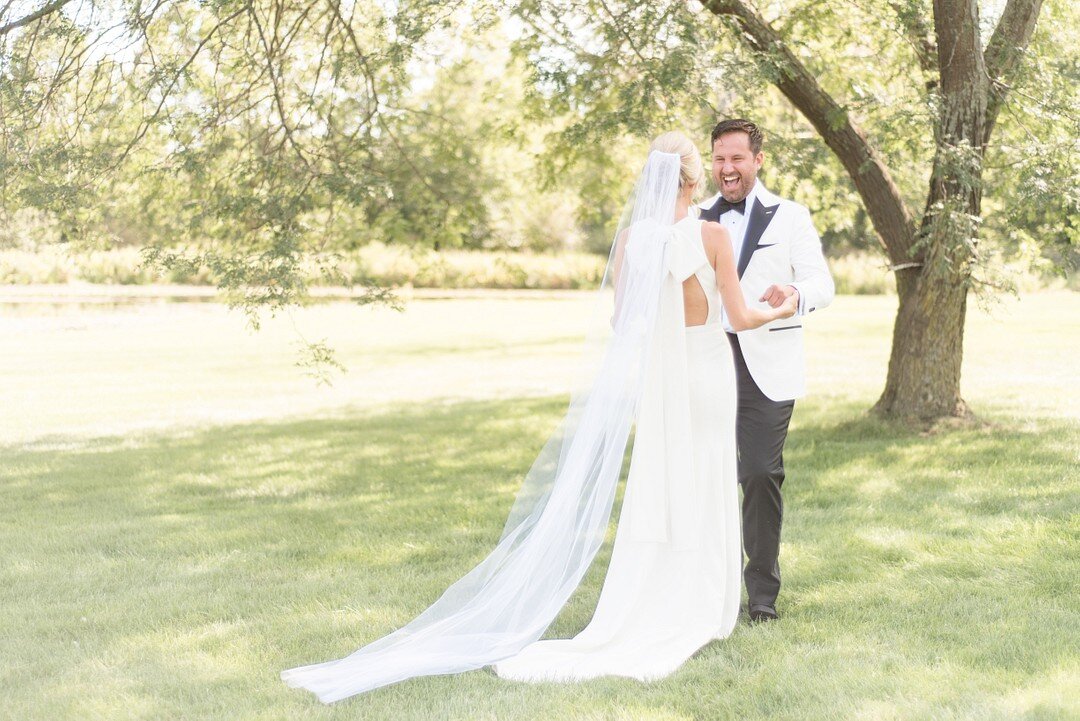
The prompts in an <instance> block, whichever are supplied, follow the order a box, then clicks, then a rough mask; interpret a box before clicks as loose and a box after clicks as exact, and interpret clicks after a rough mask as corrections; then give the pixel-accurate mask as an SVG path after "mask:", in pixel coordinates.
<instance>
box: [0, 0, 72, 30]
mask: <svg viewBox="0 0 1080 721" xmlns="http://www.w3.org/2000/svg"><path fill="white" fill-rule="evenodd" d="M70 2H71V0H53V2H51V3H49V4H47V5H44V6H42V7H41V8H39V9H38V10H35V11H34V12H32V13H30V14H29V15H27V16H25V17H21V18H19V19H18V20H13V21H11V22H9V23H8V24H7V25H2V26H0V37H3V36H4V35H7V34H8V33H10V32H11V31H12V30H18V29H19V28H21V27H23V26H24V25H29V24H30V23H32V22H34V21H35V20H39V19H41V18H43V17H45V16H46V15H51V14H53V13H54V12H56V11H57V10H59V9H60V8H62V7H64V6H65V5H67V4H68V3H70Z"/></svg>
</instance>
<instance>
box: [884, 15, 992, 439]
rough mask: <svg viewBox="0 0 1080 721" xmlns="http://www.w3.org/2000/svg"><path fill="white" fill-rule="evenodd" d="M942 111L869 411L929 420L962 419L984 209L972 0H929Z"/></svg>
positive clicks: (981, 94) (981, 91) (982, 112)
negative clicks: (880, 386) (968, 323)
mask: <svg viewBox="0 0 1080 721" xmlns="http://www.w3.org/2000/svg"><path fill="white" fill-rule="evenodd" d="M934 28H935V30H936V33H937V45H938V59H939V67H940V72H941V104H940V105H941V110H940V113H939V115H938V121H937V126H936V127H935V129H934V130H935V132H934V137H935V139H936V141H937V149H936V152H935V153H934V169H933V173H932V174H931V179H930V192H929V194H928V197H927V203H926V213H925V214H924V215H923V220H922V227H921V228H920V230H919V236H918V238H917V239H916V242H915V244H914V246H913V247H914V248H916V249H917V252H918V257H919V258H920V260H921V265H920V266H919V267H918V268H909V269H905V270H901V271H898V272H897V292H898V294H899V296H900V309H899V311H898V312H897V314H896V323H895V325H894V326H893V345H892V354H891V356H890V359H889V374H888V377H887V378H886V380H885V390H884V391H883V392H882V394H881V398H880V399H879V400H878V402H877V405H876V406H875V407H874V408H875V410H876V411H877V412H878V413H879V414H881V415H885V416H889V417H898V418H914V419H920V420H932V419H935V418H940V417H943V416H963V415H967V413H968V409H967V404H965V403H964V401H963V399H962V398H961V397H960V365H961V363H962V361H963V357H964V320H965V317H966V315H967V293H968V288H969V286H970V282H971V273H972V266H973V264H974V262H975V260H976V258H977V247H978V227H979V218H980V216H981V213H982V160H983V148H984V145H983V125H984V123H985V121H986V102H987V99H986V96H987V81H986V66H985V64H984V62H983V53H982V46H981V44H980V40H979V11H978V5H977V3H976V0H934Z"/></svg>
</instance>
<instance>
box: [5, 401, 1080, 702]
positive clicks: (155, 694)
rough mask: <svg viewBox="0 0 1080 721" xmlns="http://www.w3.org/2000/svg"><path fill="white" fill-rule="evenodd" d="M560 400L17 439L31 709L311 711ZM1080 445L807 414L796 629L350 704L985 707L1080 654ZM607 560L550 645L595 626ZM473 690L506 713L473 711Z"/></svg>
mask: <svg viewBox="0 0 1080 721" xmlns="http://www.w3.org/2000/svg"><path fill="white" fill-rule="evenodd" d="M564 409H565V401H564V400H562V399H539V400H537V399H515V400H510V401H498V402H494V401H493V402H475V403H461V404H454V405H429V406H425V407H422V408H420V407H418V408H409V409H401V410H395V411H393V412H390V413H381V414H357V415H356V416H355V417H347V418H335V419H331V420H303V421H296V422H288V423H256V424H249V425H242V426H232V427H223V428H215V429H211V430H207V431H205V432H199V433H194V434H188V435H182V436H167V435H160V436H148V437H143V438H132V439H127V438H104V439H97V440H93V441H88V442H72V443H70V444H67V445H66V446H58V445H53V446H51V447H40V448H28V449H19V448H7V449H4V450H3V451H2V453H3V458H4V464H3V466H2V467H0V501H2V503H3V506H4V507H5V508H9V509H14V511H13V512H12V513H11V514H10V515H9V516H8V517H7V519H6V520H5V522H4V523H3V524H2V525H0V548H2V549H3V550H2V551H0V559H2V560H3V564H2V570H0V602H2V603H3V604H4V608H5V616H6V618H5V620H4V621H3V622H0V623H2V624H3V626H0V630H3V632H4V633H3V634H0V636H3V637H5V638H6V639H7V640H5V641H4V642H3V643H2V644H0V647H2V648H3V650H4V653H5V656H9V654H10V656H9V657H10V658H12V659H14V663H12V664H11V665H10V666H9V667H8V668H7V669H6V670H4V671H2V672H0V673H2V674H3V675H2V676H0V680H2V684H0V685H2V686H3V687H4V688H5V689H8V688H10V689H18V690H19V691H18V694H17V696H16V698H15V701H14V702H13V703H14V707H13V708H16V709H18V708H20V706H19V704H20V700H21V703H23V704H25V705H26V707H27V708H30V705H31V703H32V701H31V699H33V698H35V697H36V698H42V697H48V698H50V699H51V701H50V703H52V704H53V705H54V709H55V710H56V712H57V714H58V715H59V716H63V715H65V712H70V711H71V710H72V709H76V708H83V709H85V706H84V704H86V703H87V698H91V699H93V698H99V697H100V698H104V697H103V696H102V695H103V694H117V693H119V694H120V696H121V697H124V695H125V694H126V695H127V696H128V697H130V698H134V699H143V700H144V701H146V703H148V704H149V708H150V709H151V710H152V711H153V713H151V714H150V715H155V714H156V715H159V716H160V715H161V714H165V715H169V714H175V715H177V716H185V717H189V716H190V717H195V716H199V715H205V716H206V717H213V716H214V714H213V710H214V709H215V708H228V709H231V710H235V709H236V708H246V709H249V710H250V711H251V715H255V714H256V713H262V712H263V711H266V710H267V709H273V708H277V705H281V704H284V705H283V706H281V708H290V709H293V710H294V711H295V710H296V709H297V708H299V707H302V706H304V705H306V704H305V702H306V701H307V700H308V699H307V698H306V697H302V696H300V695H298V694H296V692H288V693H286V691H285V690H284V687H283V684H280V681H279V680H278V679H277V670H279V669H281V668H286V667H288V666H291V665H296V664H299V663H307V662H313V661H320V660H326V659H330V658H335V657H338V656H340V655H343V654H345V653H348V652H350V651H352V650H354V649H355V648H356V647H358V646H360V645H363V644H364V643H367V642H369V641H372V640H374V639H376V638H378V637H380V636H382V635H384V634H385V633H387V632H389V631H391V630H393V629H395V628H397V627H399V626H401V625H402V624H403V623H405V622H407V621H409V620H410V619H411V618H412V617H413V616H414V615H415V614H416V613H418V612H419V611H421V610H423V609H424V608H426V606H427V605H428V604H430V603H431V601H433V600H434V599H435V598H436V597H437V596H438V595H439V594H440V593H441V592H442V591H443V590H444V589H445V588H446V586H447V585H449V584H450V583H452V582H453V581H455V580H456V579H457V578H459V577H460V576H461V575H462V574H463V573H465V572H466V571H468V570H469V569H470V568H472V566H473V565H474V564H475V563H477V562H478V561H479V560H481V559H482V558H483V556H484V555H485V554H486V553H487V552H488V551H489V550H490V549H491V547H492V546H493V545H494V543H495V542H496V541H497V540H498V537H499V534H500V532H501V529H502V524H503V522H504V521H505V516H506V513H507V511H508V509H509V507H510V504H511V502H512V501H513V497H514V493H515V492H516V491H517V488H518V485H519V484H520V482H521V479H522V477H523V476H524V474H525V472H526V471H527V470H528V468H529V466H530V465H531V463H532V461H533V460H534V458H535V455H536V453H537V452H538V451H539V449H540V447H541V445H542V444H543V442H544V440H545V439H546V437H547V435H548V434H549V433H550V432H551V430H553V429H554V427H555V424H556V423H557V421H558V419H559V418H560V416H561V414H562V412H563V410H564ZM1078 445H1080V433H1078V430H1077V428H1076V427H1075V426H1072V425H1069V424H1067V423H1064V422H1061V421H1053V420H1045V421H1043V420H1037V421H1030V420H1025V421H1019V420H1009V419H1003V420H1002V421H1000V422H998V423H997V425H996V427H993V428H988V427H986V428H972V429H959V430H956V431H952V432H948V433H942V434H938V435H933V436H926V435H921V434H919V433H917V432H913V431H905V430H903V429H902V428H898V427H894V426H891V425H889V424H885V423H881V422H880V421H876V420H873V419H870V418H868V417H865V416H864V415H863V408H862V407H861V406H859V405H858V404H856V403H839V404H832V405H826V404H822V403H814V402H812V401H811V402H807V403H804V404H801V405H800V406H799V407H798V408H797V410H796V420H795V423H794V425H793V428H792V432H791V435H790V438H789V443H788V447H787V451H786V463H787V466H788V480H787V481H786V483H785V505H786V516H785V530H784V548H783V551H782V556H781V561H782V565H783V569H784V574H785V575H784V591H783V594H782V596H781V612H782V613H783V614H784V619H783V620H782V621H781V622H780V623H778V624H772V625H770V626H768V627H754V628H748V627H745V626H740V627H739V628H738V629H737V630H736V632H735V634H733V636H732V637H731V638H729V639H726V640H724V641H718V642H714V643H713V644H710V645H709V646H708V647H706V648H705V649H703V650H702V651H701V652H700V653H699V654H698V655H697V656H696V657H695V659H694V660H692V661H691V662H690V663H688V664H687V665H686V666H685V667H684V668H683V669H680V671H679V672H678V673H676V674H674V675H673V676H671V677H669V678H667V679H664V680H662V681H659V682H656V683H654V684H648V685H639V684H635V683H633V682H629V681H626V680H619V679H606V680H600V681H596V682H593V683H589V684H577V685H564V686H556V685H541V686H524V685H520V684H507V683H505V682H501V681H500V680H499V679H496V678H493V677H492V676H491V675H490V674H484V673H479V674H469V675H467V677H452V678H432V679H419V680H415V681H410V682H408V683H405V684H400V685H398V686H393V687H390V688H386V689H381V690H378V691H376V692H373V693H371V694H366V695H365V696H363V697H361V698H359V699H354V700H352V701H350V702H348V703H349V704H352V705H355V706H356V707H357V708H366V709H371V710H372V712H373V713H376V712H377V711H379V710H380V709H381V710H382V711H384V712H387V713H389V712H390V711H394V712H395V714H396V716H395V717H402V718H406V717H407V718H435V717H445V718H479V717H483V718H489V717H490V718H496V717H516V718H534V717H535V718H550V717H554V716H560V717H567V718H568V717H570V716H568V715H567V714H566V713H564V711H566V709H567V708H568V709H573V708H575V705H576V704H578V703H580V702H581V701H583V700H588V701H589V702H590V703H593V704H594V708H600V709H604V708H608V709H610V708H615V707H613V706H611V704H612V703H613V700H612V699H613V694H619V695H621V696H622V697H623V699H624V700H625V699H626V698H627V694H629V695H630V696H629V697H630V698H632V699H636V701H635V702H636V703H640V704H641V707H642V708H644V709H646V711H648V712H649V713H654V712H658V711H659V710H663V711H664V712H665V713H669V714H675V716H672V717H682V716H678V714H687V716H686V717H688V718H697V717H700V714H699V711H700V709H701V708H702V707H703V706H702V705H703V704H704V707H710V704H714V705H715V708H720V707H721V706H723V708H725V709H729V710H731V711H732V713H735V712H739V713H742V714H750V715H755V714H759V713H765V712H768V711H769V710H770V709H774V708H775V707H778V706H782V702H783V699H785V698H786V697H787V696H786V695H787V694H789V693H790V694H794V693H795V691H796V690H797V689H798V688H799V687H800V686H801V687H802V688H804V689H805V688H807V687H814V688H821V689H822V694H821V695H820V697H818V696H815V695H814V694H810V695H809V696H805V695H804V697H803V698H804V700H803V701H802V702H801V703H803V704H804V706H803V707H802V708H803V710H804V711H805V712H806V713H805V714H804V715H803V716H804V717H814V716H815V715H820V717H826V716H827V715H828V712H829V711H830V710H833V706H832V704H831V702H830V698H829V693H826V690H827V689H833V690H834V691H835V692H836V693H845V694H848V695H854V698H856V699H858V698H866V699H870V698H875V697H878V696H881V695H884V696H886V697H892V696H896V697H899V698H902V697H904V696H905V695H910V694H912V693H922V692H925V691H927V689H928V688H929V687H930V686H931V685H936V684H940V683H943V682H944V683H948V684H953V685H954V686H955V687H956V688H955V689H954V690H953V691H952V692H950V693H946V692H943V691H941V690H935V692H934V694H932V697H933V698H939V697H940V699H939V700H940V704H942V705H943V706H942V707H951V708H956V707H958V705H959V707H961V708H975V707H976V706H977V705H978V704H980V703H986V702H987V701H986V698H987V696H986V692H985V689H986V688H987V687H992V686H994V684H997V685H999V686H1000V684H1001V683H1002V679H1003V678H1005V679H1006V680H1007V682H1008V683H1012V684H1022V683H1029V682H1031V681H1032V679H1037V678H1040V677H1053V675H1054V673H1055V672H1056V671H1058V670H1060V669H1061V668H1062V667H1063V665H1065V666H1067V665H1068V664H1069V663H1074V662H1075V651H1074V650H1073V649H1075V648H1076V647H1077V646H1078V645H1080V638H1078V637H1077V631H1076V625H1075V623H1070V619H1072V620H1075V617H1076V612H1077V602H1076V600H1075V598H1076V594H1075V592H1074V591H1075V588H1074V584H1075V578H1076V575H1077V574H1076V571H1077V562H1076V554H1075V548H1076V540H1077V538H1076V536H1077V528H1076V523H1075V518H1076V516H1075V501H1074V499H1075V497H1076V495H1075V494H1076V492H1077V485H1078V484H1077V477H1076V471H1075V470H1074V466H1075V462H1076V455H1075V449H1076V448H1077V447H1078ZM615 517H616V516H613V519H614V518H615ZM609 554H610V545H605V547H604V549H603V550H602V552H601V554H600V556H599V557H598V559H597V561H596V563H594V566H593V568H592V569H591V570H590V573H589V575H588V577H587V578H586V580H585V582H584V583H583V584H582V588H581V589H579V591H578V593H577V594H575V596H574V598H573V599H572V600H571V602H570V604H568V606H567V608H566V609H565V610H564V612H563V613H562V614H561V615H560V617H559V618H558V619H557V620H556V622H555V624H554V625H553V626H552V628H551V629H550V631H549V634H548V635H549V636H567V635H571V634H573V633H574V632H576V631H577V630H579V629H580V628H581V627H582V626H584V625H585V623H587V621H588V618H589V616H590V615H591V612H592V608H593V607H594V605H595V600H596V597H597V595H598V593H599V588H600V585H601V583H602V580H603V572H604V569H605V568H606V565H607V560H608V558H609ZM72 643H74V644H75V645H72ZM792 659H799V660H800V662H799V664H797V667H793V662H792ZM780 672H783V674H785V676H784V677H783V679H777V678H775V674H776V673H780ZM762 673H766V674H768V677H769V678H770V679H772V683H771V684H770V683H765V682H764V681H761V680H760V679H759V680H756V681H755V680H754V679H758V676H755V674H759V675H760V674H762ZM703 675H704V680H703ZM823 677H828V678H829V680H828V681H827V682H825V681H822V678H823ZM702 683H706V684H708V685H709V688H710V689H712V690H711V691H709V692H708V693H704V695H703V692H702V691H701V686H700V685H701V684H702ZM193 684H194V685H196V686H199V690H198V691H195V690H193V688H192V685H193ZM815 684H817V686H814V685H815ZM935 688H936V686H935ZM728 692H731V693H732V694H736V695H738V697H739V698H737V699H735V702H732V699H731V698H728V696H727V695H726V694H727V693H728ZM440 694H449V697H448V698H444V699H443V702H444V703H443V704H442V705H440ZM710 694H719V695H716V696H715V698H714V697H713V696H712V695H710ZM147 699H148V700H147ZM807 699H808V700H807ZM934 703H937V702H936V701H935V702H934ZM102 704H105V705H107V704H106V702H105V701H102ZM485 704H486V705H485ZM597 704H598V706H596V705H597ZM725 704H726V705H725ZM740 704H741V705H740ZM563 705H565V706H566V708H564V707H563ZM477 707H482V708H490V709H492V711H491V713H490V714H488V713H485V714H482V715H479V716H470V715H469V714H470V713H471V712H470V711H469V709H474V708H477ZM455 708H459V711H460V713H459V715H456V716H455V715H453V713H451V712H450V711H447V709H451V710H452V709H455ZM933 708H939V707H938V706H933ZM402 709H408V712H407V713H406V712H404V711H402ZM499 709H502V711H501V712H505V713H507V714H508V715H506V716H498V715H497V714H498V713H500V711H499ZM508 709H511V710H512V709H517V710H516V711H514V712H513V713H512V714H511V712H510V711H508ZM560 709H562V710H560ZM740 709H741V711H740ZM397 712H401V713H397ZM436 712H439V713H440V714H445V715H436ZM600 713H601V714H602V713H603V711H602V710H601V711H600ZM725 713H726V712H725ZM286 715H287V714H286ZM581 717H582V718H585V717H586V716H584V715H583V716H581ZM643 717H648V716H647V715H646V716H643ZM720 717H723V716H722V715H721V714H720V713H719V712H717V714H716V715H715V716H711V718H720Z"/></svg>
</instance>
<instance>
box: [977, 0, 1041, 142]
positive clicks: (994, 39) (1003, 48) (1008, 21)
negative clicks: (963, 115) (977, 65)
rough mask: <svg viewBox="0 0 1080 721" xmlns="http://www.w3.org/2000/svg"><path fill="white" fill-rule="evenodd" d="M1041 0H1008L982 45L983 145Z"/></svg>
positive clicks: (999, 109)
mask: <svg viewBox="0 0 1080 721" xmlns="http://www.w3.org/2000/svg"><path fill="white" fill-rule="evenodd" d="M1041 9H1042V0H1009V2H1008V4H1006V5H1005V10H1004V11H1003V12H1002V13H1001V19H1000V20H998V24H997V27H996V28H995V29H994V34H993V35H992V36H991V37H990V42H989V43H987V45H986V52H985V54H984V57H985V59H986V74H987V75H988V76H989V78H990V93H989V97H988V98H987V103H986V123H985V124H984V125H983V137H982V143H983V147H984V148H985V147H986V144H987V143H988V142H989V141H990V135H991V134H992V133H993V131H994V123H995V122H996V121H997V116H998V113H1000V112H1001V106H1002V104H1003V103H1004V102H1005V97H1006V95H1007V94H1008V90H1009V86H1008V83H1010V82H1011V80H1012V78H1013V76H1014V75H1015V73H1016V69H1017V68H1018V67H1019V65H1020V61H1021V60H1022V59H1023V57H1024V51H1025V50H1026V49H1027V46H1028V43H1030V42H1031V35H1032V34H1033V33H1034V32H1035V23H1036V22H1037V21H1038V19H1039V11H1040V10H1041Z"/></svg>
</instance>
